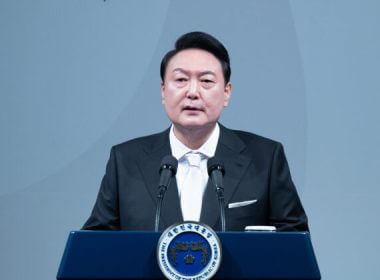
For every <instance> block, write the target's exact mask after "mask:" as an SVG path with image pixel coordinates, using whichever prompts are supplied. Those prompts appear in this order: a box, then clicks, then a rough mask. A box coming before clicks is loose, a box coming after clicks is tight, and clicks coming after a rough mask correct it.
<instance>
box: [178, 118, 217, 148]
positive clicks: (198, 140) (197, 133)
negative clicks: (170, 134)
mask: <svg viewBox="0 0 380 280" xmlns="http://www.w3.org/2000/svg"><path fill="white" fill-rule="evenodd" d="M215 125H216V124H215V123H214V124H211V125H209V126H203V127H196V128H193V127H192V128H187V127H181V126H179V125H175V124H173V131H174V135H175V136H176V137H177V138H178V140H179V141H181V142H182V143H183V144H184V145H185V146H186V147H188V148H190V149H192V150H197V149H199V148H200V147H201V146H202V145H203V144H204V143H206V141H207V140H208V138H209V137H210V135H211V133H212V132H213V131H214V128H215Z"/></svg>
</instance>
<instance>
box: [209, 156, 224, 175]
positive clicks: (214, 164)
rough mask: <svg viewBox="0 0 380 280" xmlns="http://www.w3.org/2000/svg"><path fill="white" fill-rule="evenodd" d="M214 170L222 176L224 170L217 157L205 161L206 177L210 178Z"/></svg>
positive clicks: (221, 162)
mask: <svg viewBox="0 0 380 280" xmlns="http://www.w3.org/2000/svg"><path fill="white" fill-rule="evenodd" d="M215 169H217V170H219V171H220V172H222V175H223V176H224V173H225V170H224V165H223V161H222V160H221V159H219V158H217V157H212V158H209V159H208V161H207V172H208V175H209V176H211V173H212V171H214V170H215Z"/></svg>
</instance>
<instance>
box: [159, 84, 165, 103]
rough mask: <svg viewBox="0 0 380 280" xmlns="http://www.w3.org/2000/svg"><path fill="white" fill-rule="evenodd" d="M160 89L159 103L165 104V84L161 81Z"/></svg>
mask: <svg viewBox="0 0 380 280" xmlns="http://www.w3.org/2000/svg"><path fill="white" fill-rule="evenodd" d="M160 88H161V103H162V104H165V84H164V82H163V81H161V84H160Z"/></svg>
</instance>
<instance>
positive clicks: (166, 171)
mask: <svg viewBox="0 0 380 280" xmlns="http://www.w3.org/2000/svg"><path fill="white" fill-rule="evenodd" d="M177 167H178V161H177V159H176V158H175V157H173V156H172V155H167V156H165V157H164V158H163V159H162V161H161V167H160V170H159V173H160V181H159V184H158V194H157V208H156V217H155V220H154V230H155V231H156V232H157V231H158V228H159V225H160V216H161V207H162V201H163V199H164V196H165V192H166V190H167V189H168V186H169V185H170V181H171V179H172V177H173V176H175V174H176V173H177Z"/></svg>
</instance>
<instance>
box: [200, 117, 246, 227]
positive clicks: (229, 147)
mask: <svg viewBox="0 0 380 280" xmlns="http://www.w3.org/2000/svg"><path fill="white" fill-rule="evenodd" d="M220 132H221V134H220V137H219V142H218V145H217V148H216V152H215V157H217V158H218V159H220V160H221V161H222V164H223V165H224V168H225V171H226V172H225V175H224V180H223V185H224V199H225V204H228V202H229V201H230V199H231V197H232V195H233V194H234V193H235V191H236V190H237V187H238V184H239V182H240V180H241V178H242V176H243V174H244V172H245V171H246V169H247V167H248V165H249V163H250V161H251V159H250V158H249V157H247V156H245V155H244V154H242V152H243V151H244V149H245V148H246V145H245V144H244V143H243V141H242V140H241V139H240V138H239V137H238V136H237V135H236V134H235V133H233V131H231V130H229V129H227V128H225V127H223V126H222V125H220ZM219 218H220V210H219V204H218V200H217V196H216V193H215V188H214V186H213V184H212V182H211V180H210V179H209V181H208V183H207V188H206V191H205V194H204V196H203V203H202V212H201V219H200V221H201V222H202V223H205V224H207V225H209V226H211V227H213V228H215V225H216V224H217V222H218V221H219ZM226 223H227V227H228V221H226Z"/></svg>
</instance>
